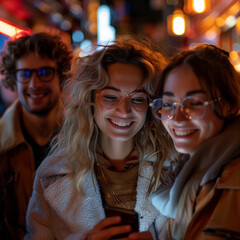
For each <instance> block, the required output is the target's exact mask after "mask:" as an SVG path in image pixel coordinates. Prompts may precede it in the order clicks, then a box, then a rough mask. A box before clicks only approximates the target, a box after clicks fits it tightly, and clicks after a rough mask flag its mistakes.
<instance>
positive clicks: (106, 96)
mask: <svg viewBox="0 0 240 240" xmlns="http://www.w3.org/2000/svg"><path fill="white" fill-rule="evenodd" d="M96 96H97V99H98V102H99V104H100V105H101V106H102V107H103V108H106V109H113V108H117V107H118V106H119V105H120V104H121V102H122V100H123V98H124V97H127V98H128V103H129V105H130V107H131V108H132V109H134V110H135V111H137V112H144V111H145V110H147V108H148V107H149V102H150V96H149V95H148V94H147V93H145V92H143V91H136V92H133V93H130V94H126V93H120V92H118V91H116V90H114V89H111V88H104V89H102V90H100V91H98V92H97V93H96Z"/></svg>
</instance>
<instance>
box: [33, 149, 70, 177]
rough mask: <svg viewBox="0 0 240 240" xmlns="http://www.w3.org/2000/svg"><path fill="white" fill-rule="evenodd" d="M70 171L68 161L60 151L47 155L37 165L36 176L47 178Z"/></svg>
mask: <svg viewBox="0 0 240 240" xmlns="http://www.w3.org/2000/svg"><path fill="white" fill-rule="evenodd" d="M70 172H72V166H71V164H70V162H69V161H68V160H67V159H66V158H65V157H63V156H62V155H61V153H53V154H51V155H49V156H47V157H46V158H45V159H44V160H43V162H42V163H41V165H40V166H39V167H38V170H37V176H38V177H39V178H47V177H51V176H55V175H66V174H68V173H70Z"/></svg>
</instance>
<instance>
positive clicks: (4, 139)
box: [0, 33, 72, 240]
mask: <svg viewBox="0 0 240 240" xmlns="http://www.w3.org/2000/svg"><path fill="white" fill-rule="evenodd" d="M71 61H72V51H71V50H70V48H69V46H68V45H67V44H66V43H64V42H63V41H62V39H61V37H59V36H57V35H51V34H48V33H35V34H32V35H29V34H28V35H27V34H26V35H23V36H21V37H20V38H17V39H14V40H10V41H8V42H7V43H6V46H5V49H4V50H3V51H2V52H1V72H2V73H3V74H4V79H3V83H4V85H5V87H7V88H10V89H12V90H14V89H16V90H17V93H18V97H19V100H17V101H16V102H14V104H12V106H11V107H10V108H9V109H8V110H7V111H6V112H5V113H4V115H3V116H2V118H1V120H0V177H1V180H2V185H3V186H2V188H3V189H1V191H0V192H3V194H2V195H3V196H1V198H2V200H3V201H2V202H3V204H4V223H5V226H4V232H5V239H11V240H14V239H23V237H24V235H25V215H26V210H27V206H28V202H29V199H30V197H31V194H32V188H33V178H34V173H35V171H36V169H37V167H38V166H39V165H40V163H41V162H42V160H43V159H44V158H45V156H46V155H47V153H48V151H49V149H50V146H49V145H50V140H51V138H52V137H53V136H54V134H55V133H56V131H57V130H58V128H59V124H60V123H61V116H62V107H61V106H62V98H61V95H62V88H63V84H64V82H65V81H66V79H67V78H68V75H67V74H68V71H69V70H70V66H71Z"/></svg>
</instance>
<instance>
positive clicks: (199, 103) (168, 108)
mask: <svg viewBox="0 0 240 240" xmlns="http://www.w3.org/2000/svg"><path fill="white" fill-rule="evenodd" d="M220 99H221V97H219V98H216V99H213V100H209V101H206V100H204V99H203V98H201V97H197V96H188V97H185V98H184V99H183V100H182V102H180V103H179V102H176V101H173V99H170V98H168V97H163V98H157V99H154V100H153V101H152V102H151V103H150V104H149V105H150V106H151V108H152V112H153V114H154V116H155V117H156V118H158V119H160V120H168V119H172V118H173V117H174V115H175V113H176V109H178V108H180V110H181V112H182V113H183V114H184V116H185V117H186V118H187V119H201V118H203V117H204V115H205V113H206V107H207V106H208V105H209V104H211V103H213V102H217V101H219V100H220Z"/></svg>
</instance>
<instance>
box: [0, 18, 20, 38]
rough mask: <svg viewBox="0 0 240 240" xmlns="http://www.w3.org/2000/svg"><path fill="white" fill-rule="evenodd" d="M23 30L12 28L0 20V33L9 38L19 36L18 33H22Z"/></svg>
mask: <svg viewBox="0 0 240 240" xmlns="http://www.w3.org/2000/svg"><path fill="white" fill-rule="evenodd" d="M23 31H24V29H21V28H18V27H16V26H13V25H11V24H9V23H6V22H4V21H2V20H0V33H2V34H4V35H7V36H9V37H13V36H15V35H16V34H19V33H20V32H23Z"/></svg>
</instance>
